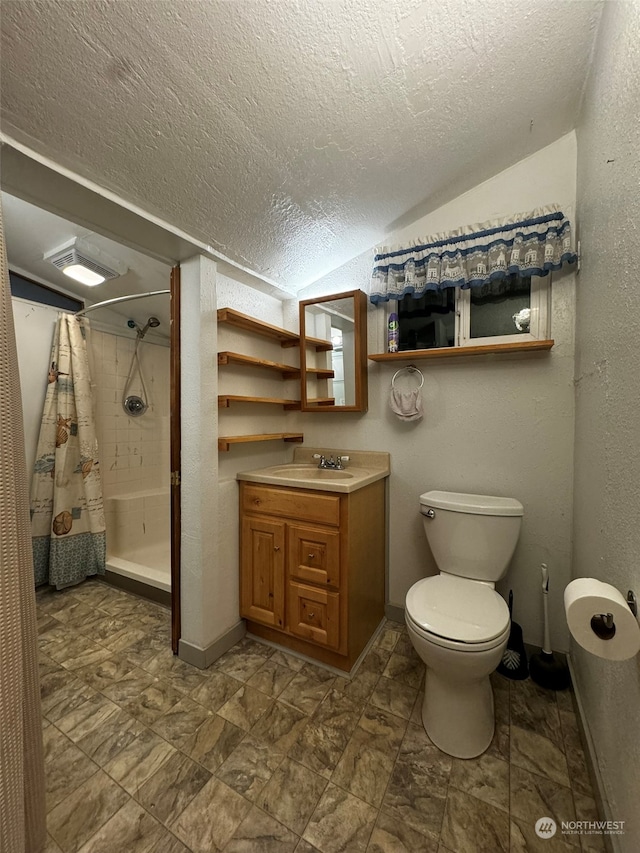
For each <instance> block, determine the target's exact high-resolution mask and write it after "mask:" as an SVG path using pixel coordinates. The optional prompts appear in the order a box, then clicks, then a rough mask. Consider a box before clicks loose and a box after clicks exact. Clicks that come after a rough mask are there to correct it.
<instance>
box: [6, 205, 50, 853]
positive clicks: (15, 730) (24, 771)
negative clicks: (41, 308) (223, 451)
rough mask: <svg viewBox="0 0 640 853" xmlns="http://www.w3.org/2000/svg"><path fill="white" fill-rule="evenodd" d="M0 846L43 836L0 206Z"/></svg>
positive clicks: (18, 413) (22, 484)
mask: <svg viewBox="0 0 640 853" xmlns="http://www.w3.org/2000/svg"><path fill="white" fill-rule="evenodd" d="M0 279H1V280H0V291H1V292H0V388H2V405H1V406H0V850H1V851H2V853H4V851H7V853H40V851H41V850H43V849H44V845H45V842H46V828H45V795H44V764H43V757H42V723H41V719H40V690H39V685H38V646H37V632H36V612H35V592H34V589H33V561H32V556H31V539H30V537H29V497H28V492H27V470H26V462H25V454H24V427H23V421H22V400H21V398H20V382H19V379H18V356H17V352H16V338H15V331H14V327H13V314H12V311H11V297H10V292H9V271H8V269H7V257H6V252H5V245H4V235H3V230H2V211H1V210H0Z"/></svg>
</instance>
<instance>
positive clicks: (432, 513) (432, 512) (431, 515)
mask: <svg viewBox="0 0 640 853" xmlns="http://www.w3.org/2000/svg"><path fill="white" fill-rule="evenodd" d="M424 515H426V516H427V518H435V517H436V511H435V509H428V510H426V512H425V513H424Z"/></svg>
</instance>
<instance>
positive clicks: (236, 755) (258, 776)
mask: <svg viewBox="0 0 640 853" xmlns="http://www.w3.org/2000/svg"><path fill="white" fill-rule="evenodd" d="M283 760H284V754H283V753H280V752H276V751H275V750H274V749H272V748H271V747H270V746H268V745H267V744H265V743H262V742H261V741H259V740H256V739H255V738H254V737H252V735H250V734H249V735H247V736H246V737H245V738H244V740H243V741H242V742H241V743H240V744H239V745H238V746H236V748H235V749H234V750H233V752H232V753H231V755H230V756H229V757H228V758H227V759H226V761H225V762H224V763H223V764H222V765H221V766H220V767H219V768H218V770H217V771H216V776H217V777H218V779H220V780H221V781H222V782H224V783H225V784H226V785H228V786H229V787H230V788H233V790H234V791H237V792H238V793H239V794H242V796H243V797H246V798H247V799H248V800H250V801H251V802H255V801H256V798H257V797H258V794H259V793H260V792H261V791H262V789H263V788H264V786H265V785H266V784H267V782H268V781H269V779H271V777H272V776H273V774H274V773H275V771H276V770H277V769H278V767H279V766H280V764H282V761H283Z"/></svg>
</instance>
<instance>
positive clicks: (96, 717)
mask: <svg viewBox="0 0 640 853" xmlns="http://www.w3.org/2000/svg"><path fill="white" fill-rule="evenodd" d="M118 710H119V709H118V706H117V705H116V704H115V703H114V702H111V700H110V699H107V698H106V696H102V695H101V694H100V693H96V694H95V695H94V696H91V697H90V698H89V699H87V701H86V702H83V703H82V705H80V707H78V708H76V709H75V710H73V711H70V712H69V713H68V714H65V716H64V717H61V718H60V719H59V720H58V721H57V722H56V726H57V727H58V728H59V729H60V731H61V732H63V733H64V734H66V735H67V737H68V738H69V739H70V740H72V741H73V742H74V743H77V742H78V741H79V740H81V739H82V738H83V737H85V735H89V734H91V733H92V732H93V731H95V729H96V728H100V727H101V726H102V725H103V723H104V722H105V721H106V720H107V719H108V718H109V717H110V716H111V715H112V714H114V713H117V712H118Z"/></svg>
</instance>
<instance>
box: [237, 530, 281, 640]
mask: <svg viewBox="0 0 640 853" xmlns="http://www.w3.org/2000/svg"><path fill="white" fill-rule="evenodd" d="M284 543H285V526H284V523H283V522H281V521H267V520H263V519H259V518H248V517H246V516H245V517H244V518H243V519H242V543H241V549H242V557H241V561H242V569H241V584H240V615H241V616H244V617H245V618H247V619H253V620H254V621H255V622H261V623H262V624H263V625H270V626H271V627H272V628H282V627H283V625H284Z"/></svg>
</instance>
